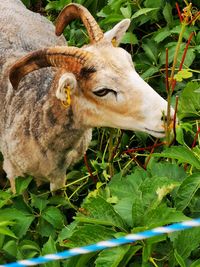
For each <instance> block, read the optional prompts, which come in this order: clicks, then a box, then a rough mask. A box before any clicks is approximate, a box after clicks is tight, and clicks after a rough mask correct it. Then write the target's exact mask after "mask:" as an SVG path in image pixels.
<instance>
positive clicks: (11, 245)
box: [3, 240, 18, 258]
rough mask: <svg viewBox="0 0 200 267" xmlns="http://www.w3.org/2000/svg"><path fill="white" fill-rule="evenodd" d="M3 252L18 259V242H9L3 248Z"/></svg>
mask: <svg viewBox="0 0 200 267" xmlns="http://www.w3.org/2000/svg"><path fill="white" fill-rule="evenodd" d="M3 251H4V252H6V253H8V254H9V255H11V256H12V257H14V258H16V256H17V252H18V246H17V242H16V240H9V241H8V242H6V243H5V245H4V246H3Z"/></svg>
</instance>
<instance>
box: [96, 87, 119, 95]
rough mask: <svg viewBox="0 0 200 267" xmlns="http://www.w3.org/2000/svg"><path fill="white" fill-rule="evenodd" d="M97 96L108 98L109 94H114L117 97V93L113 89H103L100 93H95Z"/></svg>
mask: <svg viewBox="0 0 200 267" xmlns="http://www.w3.org/2000/svg"><path fill="white" fill-rule="evenodd" d="M93 93H94V94H95V95H96V96H100V97H103V96H106V95H107V94H109V93H113V94H114V95H115V96H116V95H117V92H115V91H114V90H112V89H108V88H102V89H100V90H98V91H95V92H93Z"/></svg>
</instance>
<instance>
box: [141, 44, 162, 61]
mask: <svg viewBox="0 0 200 267" xmlns="http://www.w3.org/2000/svg"><path fill="white" fill-rule="evenodd" d="M142 48H143V49H144V51H145V53H146V55H147V57H148V58H149V59H150V60H151V61H152V62H153V63H156V62H157V57H158V53H157V52H158V51H157V44H156V43H155V42H154V41H152V40H148V41H147V43H143V44H142Z"/></svg>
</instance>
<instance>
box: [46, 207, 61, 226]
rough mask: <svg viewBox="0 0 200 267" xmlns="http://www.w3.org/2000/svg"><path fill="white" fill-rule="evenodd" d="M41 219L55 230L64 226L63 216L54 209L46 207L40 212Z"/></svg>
mask: <svg viewBox="0 0 200 267" xmlns="http://www.w3.org/2000/svg"><path fill="white" fill-rule="evenodd" d="M41 216H42V218H43V219H45V220H46V221H47V222H49V223H50V224H51V225H52V226H53V227H55V228H56V229H61V228H62V227H63V225H64V220H63V215H62V214H61V212H60V210H59V209H58V208H56V207H53V206H51V207H48V208H46V209H45V210H44V211H43V212H42V215H41Z"/></svg>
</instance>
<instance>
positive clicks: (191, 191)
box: [175, 172, 200, 210]
mask: <svg viewBox="0 0 200 267" xmlns="http://www.w3.org/2000/svg"><path fill="white" fill-rule="evenodd" d="M199 188H200V173H199V172H198V173H194V174H192V175H191V176H189V177H187V178H186V179H185V180H184V181H183V182H182V184H181V185H180V187H179V189H178V192H177V195H176V198H175V202H176V207H177V209H179V210H184V209H185V208H186V207H187V206H188V205H189V203H190V202H191V200H192V198H193V196H194V195H195V193H196V192H197V190H198V189H199Z"/></svg>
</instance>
